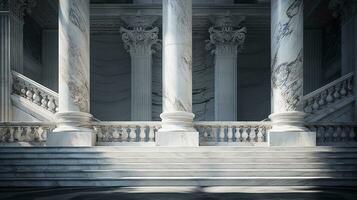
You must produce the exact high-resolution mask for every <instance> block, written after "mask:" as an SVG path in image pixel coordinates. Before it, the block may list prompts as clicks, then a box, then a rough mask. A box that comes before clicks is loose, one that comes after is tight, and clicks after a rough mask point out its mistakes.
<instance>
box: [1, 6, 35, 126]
mask: <svg viewBox="0 0 357 200" xmlns="http://www.w3.org/2000/svg"><path fill="white" fill-rule="evenodd" d="M34 5H35V2H34V1H33V0H3V1H0V47H1V49H0V78H1V80H0V121H10V120H11V101H10V95H11V70H15V71H17V72H19V73H23V24H24V21H23V16H24V13H25V11H29V10H30V9H31V8H32V7H33V6H34Z"/></svg>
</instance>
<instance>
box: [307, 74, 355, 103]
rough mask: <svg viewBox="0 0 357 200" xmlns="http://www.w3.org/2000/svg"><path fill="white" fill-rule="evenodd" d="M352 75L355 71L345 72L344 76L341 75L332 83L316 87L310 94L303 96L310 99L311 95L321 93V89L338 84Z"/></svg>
mask: <svg viewBox="0 0 357 200" xmlns="http://www.w3.org/2000/svg"><path fill="white" fill-rule="evenodd" d="M351 77H353V72H350V73H348V74H345V75H344V76H342V77H340V78H338V79H336V80H334V81H332V82H330V83H328V84H326V85H324V86H322V87H320V88H318V89H316V90H315V91H312V92H310V93H309V94H306V95H304V96H303V97H302V100H306V99H309V98H311V97H314V96H315V95H317V94H319V93H320V92H321V91H324V90H326V89H328V88H330V87H332V86H334V85H336V84H337V83H339V82H341V81H344V80H346V79H349V78H351Z"/></svg>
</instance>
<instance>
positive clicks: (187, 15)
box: [162, 0, 192, 112]
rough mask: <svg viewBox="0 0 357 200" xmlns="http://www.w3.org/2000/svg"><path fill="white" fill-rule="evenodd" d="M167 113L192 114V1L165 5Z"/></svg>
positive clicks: (175, 0) (168, 1) (173, 0)
mask: <svg viewBox="0 0 357 200" xmlns="http://www.w3.org/2000/svg"><path fill="white" fill-rule="evenodd" d="M163 7H164V8H166V9H163V92H162V94H163V111H164V112H175V111H184V112H191V111H192V2H191V1H190V0H165V1H164V2H163Z"/></svg>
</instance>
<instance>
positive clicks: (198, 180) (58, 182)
mask: <svg viewBox="0 0 357 200" xmlns="http://www.w3.org/2000/svg"><path fill="white" fill-rule="evenodd" d="M302 185H303V186H334V187H336V186H353V187H355V186H357V177H336V178H334V177H125V178H3V179H0V186H12V187H28V186H31V187H36V186H47V187H50V186H51V187H59V186H93V187H94V186H203V187H204V186H302Z"/></svg>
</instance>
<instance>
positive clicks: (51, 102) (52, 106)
mask: <svg viewBox="0 0 357 200" xmlns="http://www.w3.org/2000/svg"><path fill="white" fill-rule="evenodd" d="M47 108H48V110H49V111H51V112H55V109H56V105H55V103H54V99H53V97H51V96H50V97H49V101H48V103H47Z"/></svg>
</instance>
